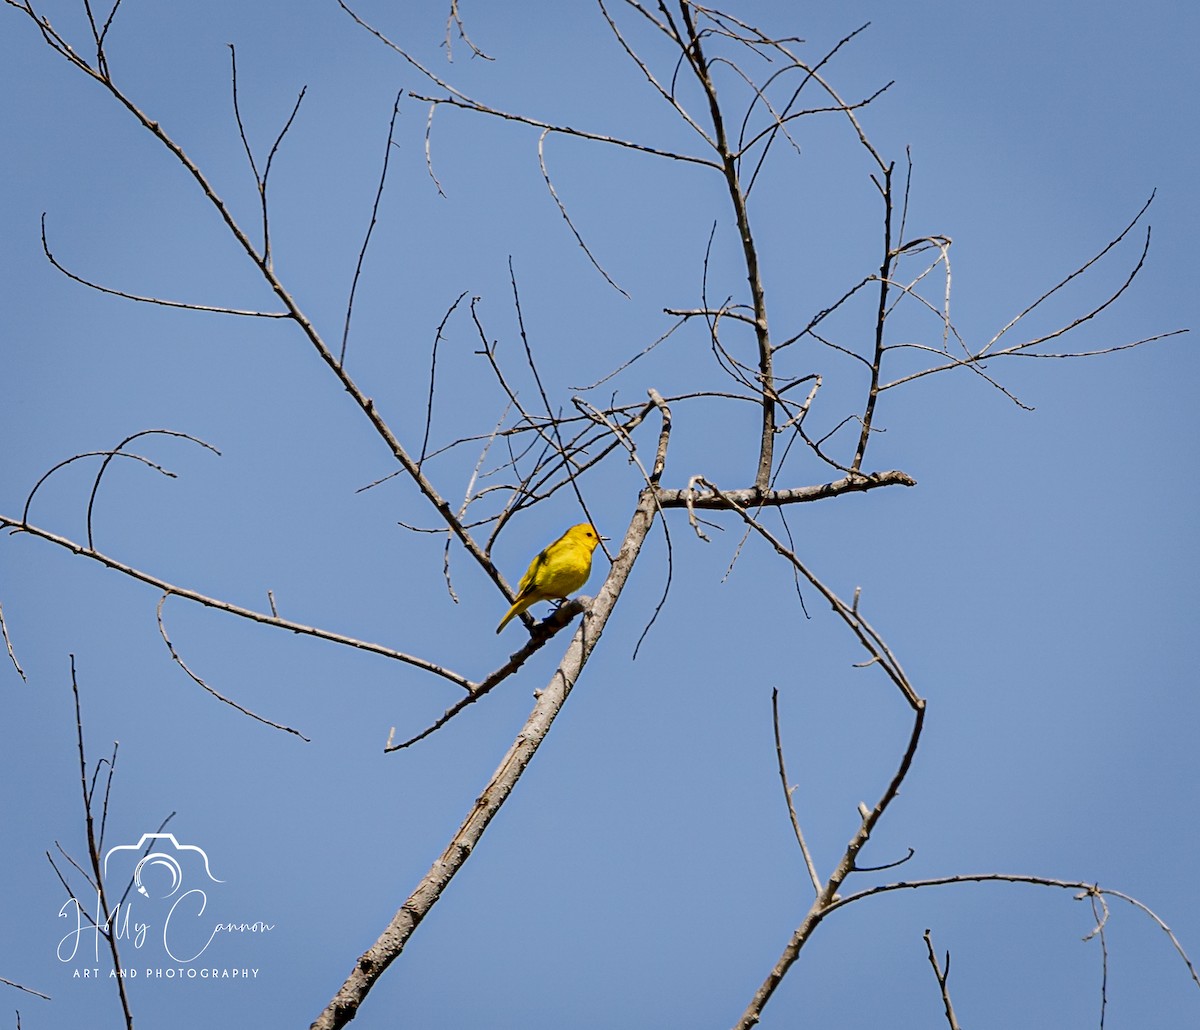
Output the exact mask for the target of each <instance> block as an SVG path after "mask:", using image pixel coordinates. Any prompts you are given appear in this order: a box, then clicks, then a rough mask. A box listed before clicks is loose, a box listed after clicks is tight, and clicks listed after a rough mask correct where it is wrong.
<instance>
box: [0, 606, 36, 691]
mask: <svg viewBox="0 0 1200 1030" xmlns="http://www.w3.org/2000/svg"><path fill="white" fill-rule="evenodd" d="M0 634H3V636H4V646H5V647H6V648H8V659H9V661H11V662H12V663H13V668H14V669H16V670H17V675H18V676H20V677H21V679H22V680H23V681H24V682H26V683H28V682H29V677H28V676H26V675H25V670H24V669H22V668H21V663H20V662H18V661H17V653H16V652H15V651H14V650H13V646H12V641H11V640H9V638H8V625H7V624H6V623H5V621H4V605H2V604H0Z"/></svg>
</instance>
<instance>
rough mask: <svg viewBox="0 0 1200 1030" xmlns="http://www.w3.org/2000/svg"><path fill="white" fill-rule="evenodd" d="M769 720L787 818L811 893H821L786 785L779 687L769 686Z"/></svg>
mask: <svg viewBox="0 0 1200 1030" xmlns="http://www.w3.org/2000/svg"><path fill="white" fill-rule="evenodd" d="M771 720H772V722H773V723H774V726H775V758H776V760H777V761H778V763H779V780H780V782H781V783H782V784H783V797H784V800H785V801H786V802H787V810H788V818H789V819H791V821H792V832H793V833H795V834H796V843H797V844H799V845H800V853H801V854H802V855H803V856H804V865H805V867H806V868H807V869H808V875H809V878H810V879H811V880H812V885H813V893H815V894H818V895H819V894H820V893H821V878H820V877H819V876H817V867H816V866H815V865H813V860H812V855H811V854H810V853H809V850H808V845H807V844H806V843H805V841H804V832H803V831H802V830H801V829H800V819H799V817H798V816H797V815H796V805H795V802H794V801H793V799H792V791H793V790H794V789H795V788H793V787H790V786H789V785H788V775H787V769H786V767H785V766H784V763H783V738H782V737H781V736H780V732H779V688H778V687H772V688H771Z"/></svg>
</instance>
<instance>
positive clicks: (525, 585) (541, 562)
mask: <svg viewBox="0 0 1200 1030" xmlns="http://www.w3.org/2000/svg"><path fill="white" fill-rule="evenodd" d="M549 556H550V548H549V547H546V548H543V550H542V551H540V552H539V553H538V556H537V557H536V558H534V559H533V561H531V562H530V563H529V568H528V569H526V570H525V575H524V576H522V577H521V582H520V583H518V584H517V600H518V601H519V600H520V599H521V598H522V597H524V596H526V595H527V594H528V593H529V591H531V590H532V589H533V588H534V585H535V584H536V583H537V577H538V572H540V571H541V569H542V568H543V566H545V564H546V562H547V560H548V559H549Z"/></svg>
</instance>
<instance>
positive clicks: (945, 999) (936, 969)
mask: <svg viewBox="0 0 1200 1030" xmlns="http://www.w3.org/2000/svg"><path fill="white" fill-rule="evenodd" d="M924 937H925V948H926V950H927V951H928V952H929V964H930V965H931V966H933V975H934V976H935V977H936V978H937V982H938V987H939V988H940V989H941V992H942V1006H943V1007H944V1008H945V1010H946V1022H947V1023H949V1024H950V1030H962V1027H961V1026H959V1024H958V1017H957V1016H955V1014H954V1006H953V1005H952V1004H951V1002H950V987H949V982H950V952H949V951H947V952H946V968H945V970H943V969H942V968H941V967H940V966H939V965H938V960H937V955H936V954H934V951H933V938H932V936H931V935H930V932H929V930H928V929H926V931H925V934H924Z"/></svg>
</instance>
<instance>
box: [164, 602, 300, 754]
mask: <svg viewBox="0 0 1200 1030" xmlns="http://www.w3.org/2000/svg"><path fill="white" fill-rule="evenodd" d="M170 596H171V593H170V591H168V592H167V593H165V594H163V595H162V597H160V598H159V599H158V609H157V616H158V632H159V634H160V635H161V636H162V639H163V643H164V644H166V645H167V650H168V651H170V652H171V658H172V660H173V661H174V662H175V664H176V665H178V666H179V667H180V668H181V669H182V670H183V671H184V672H186V673H187V674H188V677H189V678H190V679H191V680H192V682H194V683H196V684H197V685H198V686H201V687H203V688H204V689H205V690H207V691H208V692H209V693H210V694H212V696H213V697H215V698H216V699H217V700H218V701H221V702H224V703H225V704H227V705H229V706H230V707H231V708H236V709H237V710H238V711H239V712H241V713H242V714H243V715H248V716H250V718H251V719H254V720H255V721H256V722H261V723H263V725H265V726H270V727H272V728H274V729H277V730H283V731H284V733H292V734H294V735H295V736H297V737H299V738H300V739H301V740H303V741H304V742H305V743H306V744H310V743H312V741H311V740H310V739H309V738H308V737H306V736H305V735H304V734H303V733H301V732H300V731H299V730H294V729H292V727H290V726H284V725H282V724H281V723H277V722H273V721H271V720H270V719H268V718H266V717H265V716H262V715H259V714H257V713H256V712H252V711H250V709H249V708H245V707H243V706H242V705H240V704H238V703H237V702H236V701H234V700H233V699H231V698H228V697H226V696H225V695H224V694H222V693H221V692H220V691H218V690H214V689H213V688H212V687H210V686H209V685H208V684H207V683H205V682H204V680H202V679H201V678H200V677H199V676H197V675H196V674H195V673H194V672H192V670H191V669H189V668H188V665H187V663H186V662H185V661H184V660H183V659H182V658H180V657H179V652H178V651H176V650H175V645H174V644H172V643H171V638H170V637H168V636H167V627H166V624H165V623H164V622H163V605H164V604H165V603H166V600H167V598H168V597H170Z"/></svg>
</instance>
